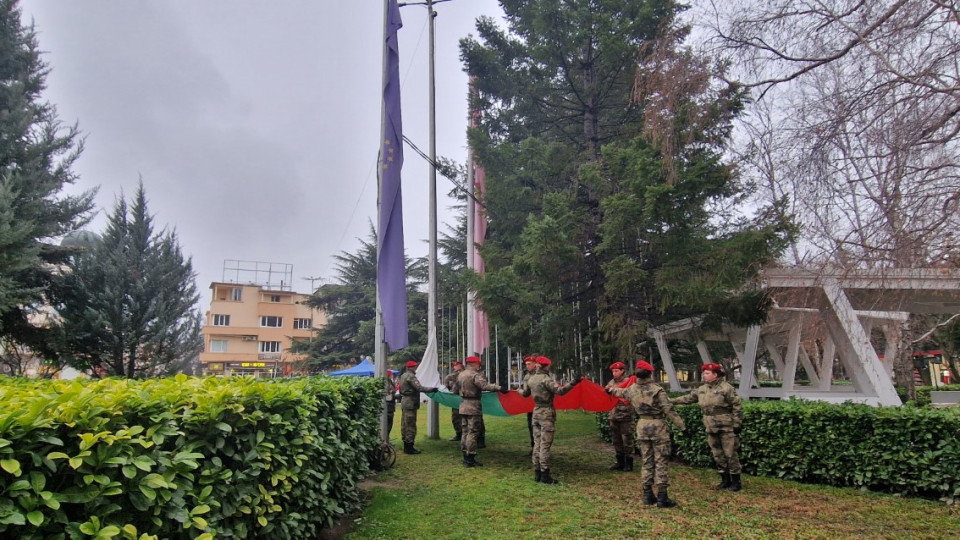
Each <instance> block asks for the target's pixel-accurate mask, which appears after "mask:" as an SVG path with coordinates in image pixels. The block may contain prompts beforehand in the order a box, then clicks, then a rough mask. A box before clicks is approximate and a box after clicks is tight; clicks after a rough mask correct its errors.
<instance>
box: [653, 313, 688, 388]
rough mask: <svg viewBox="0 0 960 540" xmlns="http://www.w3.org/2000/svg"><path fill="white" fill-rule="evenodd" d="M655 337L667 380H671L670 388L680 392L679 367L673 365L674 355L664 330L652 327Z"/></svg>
mask: <svg viewBox="0 0 960 540" xmlns="http://www.w3.org/2000/svg"><path fill="white" fill-rule="evenodd" d="M650 332H651V333H652V334H653V339H654V340H655V341H656V342H657V350H659V351H660V359H661V360H663V369H664V371H666V372H667V380H668V381H670V390H672V391H674V392H679V391H680V390H682V389H681V388H680V381H679V380H678V379H677V369H676V368H675V367H674V366H673V357H672V356H670V349H669V348H668V347H667V340H666V338H665V337H664V335H663V332H661V331H659V330H656V329H652V330H650Z"/></svg>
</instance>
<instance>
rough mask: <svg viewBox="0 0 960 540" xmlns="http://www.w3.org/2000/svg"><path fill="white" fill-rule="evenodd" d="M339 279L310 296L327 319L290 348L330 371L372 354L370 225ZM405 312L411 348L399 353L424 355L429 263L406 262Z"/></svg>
mask: <svg viewBox="0 0 960 540" xmlns="http://www.w3.org/2000/svg"><path fill="white" fill-rule="evenodd" d="M334 259H336V261H337V265H336V270H337V276H336V280H337V282H336V283H330V284H326V285H323V286H321V287H320V288H319V289H317V290H316V291H314V294H313V295H312V296H311V297H310V299H309V300H307V304H309V305H310V307H312V308H314V309H318V310H321V311H323V312H324V313H325V314H326V316H327V323H326V324H325V325H324V326H323V327H321V328H320V329H318V330H317V332H316V334H315V335H314V336H313V337H312V338H311V339H309V340H308V341H303V340H300V341H295V342H294V343H293V346H292V347H291V350H292V351H294V352H297V353H307V354H308V355H309V360H308V362H309V364H310V368H311V369H313V370H322V369H329V368H331V367H334V366H342V365H346V364H349V363H351V362H354V361H356V360H357V359H358V358H359V357H361V356H363V355H372V354H373V351H374V342H375V341H376V337H375V335H374V331H375V325H376V306H377V296H376V295H377V233H376V230H375V229H374V228H373V224H370V235H369V237H368V239H367V240H360V248H359V249H358V250H357V252H356V253H347V252H341V253H340V254H339V255H336V256H334ZM406 265H407V312H408V317H407V320H408V321H409V325H408V326H409V328H408V331H409V332H410V346H409V347H407V348H406V349H401V350H400V351H397V352H396V353H395V357H398V358H406V357H407V356H412V357H417V358H419V357H420V356H422V355H423V351H424V350H425V349H426V346H427V339H426V335H427V315H426V314H427V296H426V295H425V294H424V293H423V292H421V291H419V290H418V288H419V286H420V285H422V284H423V283H424V282H425V281H426V274H427V272H426V261H425V259H417V260H415V261H411V260H409V259H408V260H407V261H406Z"/></svg>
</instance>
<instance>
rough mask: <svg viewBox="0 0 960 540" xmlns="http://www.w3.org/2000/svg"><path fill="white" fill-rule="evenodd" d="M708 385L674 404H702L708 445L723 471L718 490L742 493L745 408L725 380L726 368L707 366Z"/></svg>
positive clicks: (718, 365) (676, 399)
mask: <svg viewBox="0 0 960 540" xmlns="http://www.w3.org/2000/svg"><path fill="white" fill-rule="evenodd" d="M700 370H701V371H702V372H703V382H704V384H702V385H700V386H698V387H697V388H694V389H693V391H691V392H690V393H689V394H687V395H685V396H680V397H678V398H675V399H674V400H673V402H674V403H677V404H684V403H698V404H699V405H700V410H701V411H702V412H703V427H704V428H706V430H707V443H709V445H710V451H711V452H712V453H713V461H714V462H716V464H717V469H718V470H719V471H720V484H719V485H717V488H716V489H730V491H740V489H741V488H742V485H741V483H740V457H739V455H738V453H739V450H740V426H741V425H743V405H742V404H741V403H740V396H739V395H737V390H736V389H735V388H734V387H733V386H731V385H730V383H728V382H726V381H725V380H724V376H723V366H721V365H720V364H704V365H703V366H701V367H700Z"/></svg>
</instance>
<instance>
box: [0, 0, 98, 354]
mask: <svg viewBox="0 0 960 540" xmlns="http://www.w3.org/2000/svg"><path fill="white" fill-rule="evenodd" d="M20 19H21V13H20V9H19V7H18V5H17V2H16V0H0V334H2V336H3V340H4V341H5V342H7V343H10V344H17V345H23V346H27V347H28V348H29V349H31V350H33V351H34V352H35V353H37V354H40V355H42V356H45V357H50V356H52V355H54V354H55V351H54V350H53V349H52V348H51V347H50V346H49V344H50V336H49V335H48V328H47V327H46V326H44V325H42V324H41V325H38V324H35V321H34V319H33V318H32V317H31V315H32V314H33V313H35V312H36V310H37V309H38V308H39V307H40V306H43V305H44V304H46V303H48V302H49V294H48V293H49V289H50V286H51V282H52V280H53V277H54V274H55V273H56V272H57V269H58V267H59V265H61V264H62V263H64V262H65V261H66V260H67V259H68V258H69V255H70V254H71V253H72V252H73V248H69V247H60V246H59V239H60V237H62V236H63V235H65V234H67V233H69V232H70V231H73V230H76V229H77V228H79V227H80V226H82V225H83V224H84V223H85V222H86V221H87V219H88V216H89V211H90V209H91V208H92V206H93V203H92V200H93V195H94V193H93V192H87V193H84V194H81V195H76V196H67V195H64V194H63V193H62V191H63V189H64V187H65V186H66V185H68V184H72V183H73V182H74V181H75V180H76V176H75V174H74V173H73V172H72V171H71V166H72V165H73V163H74V161H75V160H76V159H77V157H78V156H79V154H80V150H81V148H82V140H81V139H80V138H79V131H78V129H77V127H76V126H72V127H65V126H63V125H62V124H61V123H60V121H59V120H58V118H57V111H56V109H55V108H54V106H53V105H51V104H49V103H46V102H44V101H42V100H41V94H42V92H43V89H44V84H45V81H46V76H47V73H48V69H47V66H46V64H45V63H44V62H43V60H42V59H41V57H40V51H39V49H38V44H37V38H36V33H35V31H34V29H33V27H32V26H31V27H25V26H23V25H22V24H21V20H20Z"/></svg>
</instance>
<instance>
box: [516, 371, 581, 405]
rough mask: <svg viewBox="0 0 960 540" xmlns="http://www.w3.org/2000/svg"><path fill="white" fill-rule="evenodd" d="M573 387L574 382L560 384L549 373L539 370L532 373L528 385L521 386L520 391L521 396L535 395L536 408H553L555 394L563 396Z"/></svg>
mask: <svg viewBox="0 0 960 540" xmlns="http://www.w3.org/2000/svg"><path fill="white" fill-rule="evenodd" d="M572 389H573V383H567V384H565V385H563V386H560V385H559V384H558V383H557V381H556V380H554V378H553V377H551V376H550V374H549V373H545V372H542V371H537V372H536V373H534V374H532V375H530V378H529V379H527V381H526V385H523V386H521V388H520V391H519V392H518V393H519V394H520V395H521V396H523V397H527V396H530V395H532V396H533V403H534V405H535V406H536V408H540V407H547V408H550V409H552V408H553V396H562V395H564V394H566V393H567V392H569V391H570V390H572Z"/></svg>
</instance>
